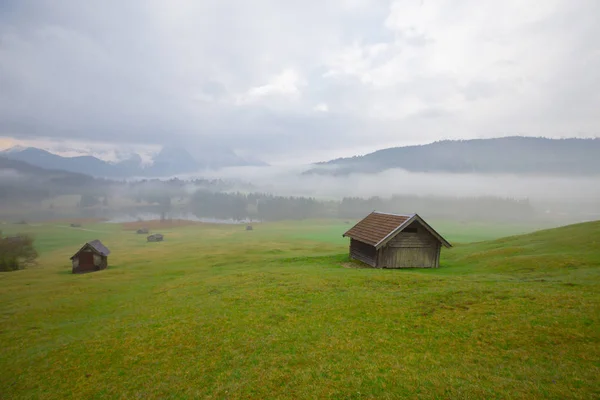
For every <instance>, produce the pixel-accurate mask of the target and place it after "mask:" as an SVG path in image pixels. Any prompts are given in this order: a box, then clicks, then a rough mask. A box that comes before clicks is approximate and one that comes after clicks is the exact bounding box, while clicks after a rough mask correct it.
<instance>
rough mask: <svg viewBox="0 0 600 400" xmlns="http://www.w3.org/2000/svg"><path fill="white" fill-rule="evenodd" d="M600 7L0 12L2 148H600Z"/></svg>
mask: <svg viewBox="0 0 600 400" xmlns="http://www.w3.org/2000/svg"><path fill="white" fill-rule="evenodd" d="M598 15H600V1H597V0H544V1H538V0H529V1H526V0H503V1H496V0H462V1H452V0H437V1H434V0H392V1H384V0H329V1H326V2H324V1H321V0H319V1H317V0H302V1H295V0H294V1H292V0H290V1H280V0H254V1H247V0H169V1H166V0H165V1H158V0H125V1H121V0H114V1H113V0H103V1H91V0H86V1H79V0H72V1H68V0H65V1H58V2H57V1H46V0H35V1H33V0H32V1H29V0H3V1H1V2H0V137H2V138H0V146H2V145H4V147H6V146H7V145H9V144H13V143H16V142H17V141H21V142H27V143H30V144H31V143H36V142H39V143H42V142H44V143H47V142H54V143H59V142H66V143H71V144H72V143H75V144H85V145H87V146H92V147H93V146H106V145H107V144H108V145H117V146H125V145H126V146H135V145H144V146H146V147H148V146H153V145H154V146H159V145H164V144H178V145H184V146H186V147H187V148H190V149H198V148H205V147H206V146H209V145H214V144H219V145H224V146H228V147H231V148H234V149H235V150H237V151H239V152H241V153H243V154H252V155H254V156H256V157H258V158H262V159H264V160H266V161H270V162H274V163H277V162H290V161H299V162H306V161H316V160H322V159H328V158H332V157H338V156H345V155H352V154H355V153H364V152H367V151H371V150H375V149H377V148H382V147H389V146H394V145H406V144H415V143H427V142H431V141H435V140H439V139H452V138H483V137H496V136H506V135H528V136H546V137H593V136H600V114H599V113H598V110H600V90H599V89H600V41H598V39H597V38H599V37H600V24H598Z"/></svg>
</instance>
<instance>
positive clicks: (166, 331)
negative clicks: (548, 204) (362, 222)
mask: <svg viewBox="0 0 600 400" xmlns="http://www.w3.org/2000/svg"><path fill="white" fill-rule="evenodd" d="M430 222H431V223H432V225H433V226H434V227H435V228H436V229H438V230H439V231H440V233H442V234H443V235H445V236H446V237H447V238H448V239H449V240H450V241H451V242H453V243H454V244H456V245H455V246H454V247H453V248H452V249H445V250H444V251H443V252H442V261H441V268H439V269H431V270H379V269H370V268H361V267H360V265H359V264H357V263H354V262H350V261H349V260H348V257H347V245H348V243H347V239H343V238H342V237H341V235H342V233H343V232H344V231H345V230H346V229H348V228H349V226H350V225H348V224H344V223H343V221H301V222H281V223H268V224H257V225H255V230H254V231H250V232H247V231H245V229H244V228H245V227H244V226H240V225H208V224H196V225H188V226H175V225H173V226H168V227H165V229H161V230H157V232H160V233H164V234H165V241H164V242H161V243H146V241H145V235H136V234H135V233H134V232H133V231H132V230H130V229H125V228H126V227H124V226H123V225H119V224H105V223H92V222H91V221H90V222H87V223H84V224H83V227H82V228H81V229H78V228H70V227H69V222H68V221H66V222H53V223H44V224H38V225H35V224H31V225H8V224H7V225H2V226H0V229H1V230H2V231H3V232H4V233H15V232H27V233H32V234H34V235H35V236H36V243H37V247H38V250H39V252H40V258H39V262H38V265H37V266H36V267H33V268H30V269H26V270H22V271H16V272H11V273H1V274H0V318H1V320H0V321H1V322H0V340H1V343H2V347H1V350H0V399H69V398H85V399H103V398H111V399H112V398H122V399H135V398H140V399H194V398H218V399H235V398H257V399H267V398H283V399H299V398H332V399H371V398H382V399H396V398H460V399H468V398H473V399H507V398H515V399H530V398H554V399H565V398H574V399H592V398H599V397H600V378H599V377H600V328H599V322H600V321H599V320H600V222H592V223H584V224H577V225H571V226H567V227H562V228H557V229H550V230H541V231H536V232H534V233H528V232H532V231H534V230H535V229H536V228H538V227H534V226H526V225H514V224H513V225H507V224H504V225H489V224H488V225H485V224H473V223H470V224H469V223H462V224H460V223H454V222H450V221H430ZM525 233H527V234H525ZM521 234H524V235H521ZM92 239H100V240H102V241H103V243H104V244H105V245H106V246H108V247H109V248H110V250H111V251H112V254H111V255H110V257H109V268H108V269H107V270H104V271H99V272H95V273H90V274H83V275H73V274H71V273H70V262H69V257H70V256H71V255H72V254H73V253H74V252H76V251H77V250H78V248H79V247H80V246H81V245H82V244H83V243H84V242H85V241H87V240H92Z"/></svg>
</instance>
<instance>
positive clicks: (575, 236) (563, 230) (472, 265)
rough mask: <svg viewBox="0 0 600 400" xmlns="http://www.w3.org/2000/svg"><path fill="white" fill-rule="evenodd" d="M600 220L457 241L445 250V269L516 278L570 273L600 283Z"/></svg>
mask: <svg viewBox="0 0 600 400" xmlns="http://www.w3.org/2000/svg"><path fill="white" fill-rule="evenodd" d="M599 249H600V221H594V222H585V223H580V224H574V225H568V226H564V227H560V228H554V229H546V230H540V231H537V232H534V233H530V234H526V235H519V236H510V237H505V238H502V239H497V240H492V241H487V242H480V243H472V244H467V245H464V244H463V245H458V246H456V248H455V249H453V251H451V252H448V253H447V254H446V258H445V259H446V265H447V266H448V269H447V270H446V271H448V272H450V271H451V272H452V274H456V273H458V272H461V273H465V274H474V273H485V274H488V273H495V274H507V275H511V276H512V277H514V278H515V279H534V278H537V279H551V280H552V279H558V280H565V281H568V279H569V278H570V277H573V278H574V279H577V280H579V281H580V283H585V281H586V280H587V279H588V278H593V279H592V280H590V281H588V283H592V282H595V283H600V251H599Z"/></svg>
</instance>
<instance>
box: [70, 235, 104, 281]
mask: <svg viewBox="0 0 600 400" xmlns="http://www.w3.org/2000/svg"><path fill="white" fill-rule="evenodd" d="M109 254H110V250H108V248H107V247H106V246H104V245H103V244H102V242H100V241H99V240H98V239H96V240H92V241H91V242H87V243H86V244H84V245H83V247H82V248H81V249H79V251H78V252H77V253H75V254H74V255H73V256H72V257H71V261H72V263H73V273H74V274H80V273H83V272H92V271H99V270H101V269H105V268H106V267H108V255H109Z"/></svg>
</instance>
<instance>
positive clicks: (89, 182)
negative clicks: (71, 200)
mask: <svg viewBox="0 0 600 400" xmlns="http://www.w3.org/2000/svg"><path fill="white" fill-rule="evenodd" d="M108 184H109V182H108V181H105V180H102V179H95V178H92V177H91V176H88V175H85V174H80V173H75V172H68V171H61V170H51V169H45V168H40V167H36V166H34V165H31V164H29V163H26V162H23V161H18V160H11V159H8V158H5V157H0V200H3V201H6V202H16V204H19V202H23V201H28V200H33V201H39V200H41V199H44V198H47V197H51V196H56V195H61V194H71V193H82V192H85V191H86V190H94V191H96V190H98V189H102V188H104V187H106V186H107V185H108Z"/></svg>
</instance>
